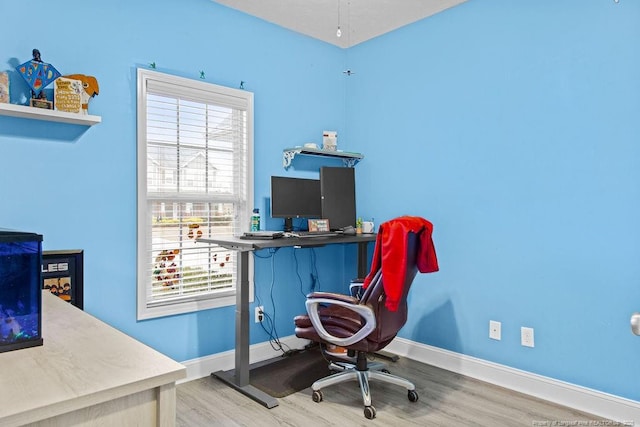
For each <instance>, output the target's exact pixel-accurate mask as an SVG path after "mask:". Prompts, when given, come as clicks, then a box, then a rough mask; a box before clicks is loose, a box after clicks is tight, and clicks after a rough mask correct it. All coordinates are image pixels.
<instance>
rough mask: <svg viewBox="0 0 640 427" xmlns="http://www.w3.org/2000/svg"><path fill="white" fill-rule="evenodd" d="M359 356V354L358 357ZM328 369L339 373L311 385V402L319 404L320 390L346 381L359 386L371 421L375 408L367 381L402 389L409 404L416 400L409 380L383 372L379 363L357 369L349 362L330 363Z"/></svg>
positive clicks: (383, 368) (412, 385) (366, 415)
mask: <svg viewBox="0 0 640 427" xmlns="http://www.w3.org/2000/svg"><path fill="white" fill-rule="evenodd" d="M358 356H359V357H360V356H361V355H360V354H359V355H358ZM329 369H331V370H335V371H339V372H337V373H335V374H333V375H330V376H328V377H325V378H321V379H319V380H317V381H316V382H314V383H313V384H312V385H311V390H313V400H314V401H316V402H320V401H321V400H322V393H321V392H320V390H321V389H323V388H325V387H329V386H332V385H334V384H339V383H342V382H346V381H353V380H357V381H358V383H359V385H360V391H361V393H362V403H363V404H364V409H365V411H364V413H365V417H366V418H369V419H372V418H374V417H375V413H376V412H375V408H374V407H373V406H372V405H371V390H370V388H369V380H376V381H382V382H385V383H388V384H394V385H397V386H400V387H404V388H405V389H406V390H407V393H408V398H409V400H410V401H411V402H415V401H417V400H418V393H416V391H415V390H416V386H415V385H414V384H413V383H412V382H411V381H409V380H407V379H405V378H401V377H398V376H395V375H391V374H390V373H388V371H387V372H385V371H386V369H385V365H384V364H383V363H380V362H374V363H371V364H368V365H366V366H365V367H364V369H363V367H362V366H360V369H358V365H357V364H353V363H350V362H342V361H337V362H331V363H330V364H329Z"/></svg>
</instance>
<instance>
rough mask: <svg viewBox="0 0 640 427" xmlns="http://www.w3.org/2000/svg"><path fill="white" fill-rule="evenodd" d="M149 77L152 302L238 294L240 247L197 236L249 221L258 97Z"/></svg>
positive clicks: (148, 208) (236, 230) (234, 231)
mask: <svg viewBox="0 0 640 427" xmlns="http://www.w3.org/2000/svg"><path fill="white" fill-rule="evenodd" d="M146 82H147V86H146V195H147V196H146V203H147V206H146V212H147V221H148V227H147V230H148V232H147V236H146V240H147V242H148V243H147V248H148V249H147V255H146V259H147V261H148V262H147V265H146V270H147V276H148V277H149V279H150V280H149V282H148V287H147V292H146V297H147V306H148V307H153V306H158V305H166V304H172V303H174V302H175V301H177V300H179V301H184V300H198V299H202V298H211V297H216V296H226V295H230V294H233V293H234V292H235V283H236V279H237V277H236V268H235V264H236V253H235V251H229V250H227V249H224V248H221V247H218V246H213V245H207V244H203V243H197V240H198V238H201V237H213V236H215V235H229V234H238V233H239V231H240V229H241V228H242V227H241V225H242V223H241V222H240V221H241V219H242V218H244V217H245V215H244V214H243V212H244V211H246V210H247V197H248V184H249V183H248V179H249V171H248V168H249V166H248V165H249V161H248V150H247V144H248V109H249V108H250V107H251V105H250V102H251V99H247V98H248V97H247V96H235V95H234V93H233V90H229V91H221V90H220V87H217V86H214V85H211V84H208V83H202V82H198V81H188V82H187V83H186V84H185V83H184V82H183V81H182V79H177V80H174V81H172V79H169V80H168V81H165V80H155V79H147V80H146ZM222 89H226V88H222ZM225 92H227V93H225Z"/></svg>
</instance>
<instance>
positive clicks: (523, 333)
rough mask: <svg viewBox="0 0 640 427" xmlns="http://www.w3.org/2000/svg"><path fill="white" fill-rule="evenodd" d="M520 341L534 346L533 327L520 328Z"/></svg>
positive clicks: (528, 345)
mask: <svg viewBox="0 0 640 427" xmlns="http://www.w3.org/2000/svg"><path fill="white" fill-rule="evenodd" d="M520 343H521V344H522V345H523V346H525V347H533V346H534V341H533V328H525V327H524V326H523V327H521V328H520Z"/></svg>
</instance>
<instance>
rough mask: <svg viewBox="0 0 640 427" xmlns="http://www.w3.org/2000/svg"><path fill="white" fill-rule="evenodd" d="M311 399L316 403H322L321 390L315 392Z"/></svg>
mask: <svg viewBox="0 0 640 427" xmlns="http://www.w3.org/2000/svg"><path fill="white" fill-rule="evenodd" d="M311 399H313V401H314V402H316V403H320V402H322V392H321V391H320V390H317V391H314V392H313V394H312V395H311Z"/></svg>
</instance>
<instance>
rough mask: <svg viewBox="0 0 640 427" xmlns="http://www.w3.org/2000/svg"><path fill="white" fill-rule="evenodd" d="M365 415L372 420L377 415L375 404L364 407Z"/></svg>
mask: <svg viewBox="0 0 640 427" xmlns="http://www.w3.org/2000/svg"><path fill="white" fill-rule="evenodd" d="M364 417H365V418H366V419H368V420H372V419H374V418H375V417H376V408H374V407H373V406H365V407H364Z"/></svg>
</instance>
